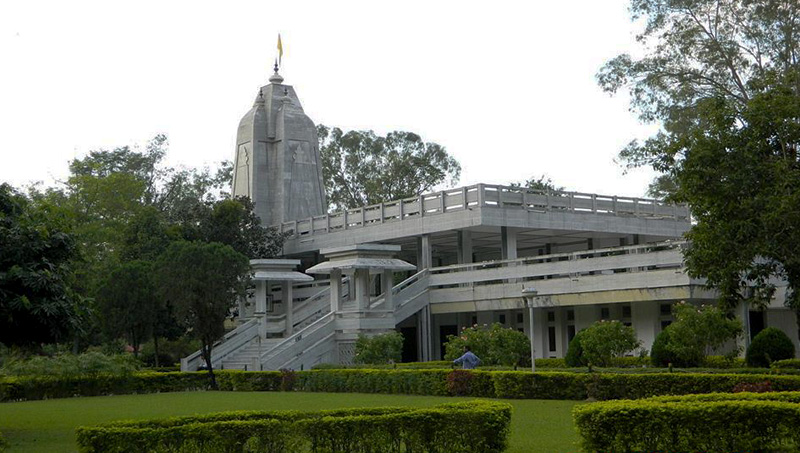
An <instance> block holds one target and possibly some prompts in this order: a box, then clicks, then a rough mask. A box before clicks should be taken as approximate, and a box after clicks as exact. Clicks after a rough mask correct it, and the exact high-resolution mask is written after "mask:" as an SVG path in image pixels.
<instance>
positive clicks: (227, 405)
mask: <svg viewBox="0 0 800 453" xmlns="http://www.w3.org/2000/svg"><path fill="white" fill-rule="evenodd" d="M457 399H458V398H443V397H429V396H405V395H375V394H352V393H350V394H346V393H272V392H186V393H161V394H152V395H121V396H104V397H91V398H67V399H57V400H49V401H27V402H21V403H0V431H2V432H3V434H4V436H5V438H6V439H7V440H8V441H9V442H10V444H11V448H10V449H9V450H8V451H9V452H22V451H24V452H61V451H75V436H74V429H75V427H76V426H81V425H92V424H96V423H103V422H106V421H110V420H119V419H139V418H155V417H169V416H175V415H190V414H197V413H204V412H218V411H228V410H244V409H260V410H276V409H297V410H317V409H333V408H339V407H365V406H407V405H414V406H433V405H436V404H440V403H443V402H453V401H455V400H457ZM508 402H509V403H511V404H512V405H514V415H513V417H512V422H511V448H510V449H509V450H508V451H509V452H520V453H521V452H536V453H565V452H574V451H577V448H576V446H575V445H576V442H577V438H578V436H577V434H576V433H575V429H574V427H573V424H572V417H571V415H570V411H571V409H572V407H573V406H574V405H575V404H577V403H576V402H574V401H549V400H548V401H545V400H508ZM466 429H468V427H467V428H466Z"/></svg>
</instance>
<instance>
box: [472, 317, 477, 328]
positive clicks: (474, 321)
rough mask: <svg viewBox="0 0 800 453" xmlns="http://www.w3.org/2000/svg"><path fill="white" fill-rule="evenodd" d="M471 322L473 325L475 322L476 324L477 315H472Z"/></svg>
mask: <svg viewBox="0 0 800 453" xmlns="http://www.w3.org/2000/svg"><path fill="white" fill-rule="evenodd" d="M471 324H472V325H473V326H474V325H475V324H478V317H477V316H473V317H472V323H471Z"/></svg>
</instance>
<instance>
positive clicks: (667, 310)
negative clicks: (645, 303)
mask: <svg viewBox="0 0 800 453" xmlns="http://www.w3.org/2000/svg"><path fill="white" fill-rule="evenodd" d="M671 314H672V305H670V304H661V316H669V315H671Z"/></svg>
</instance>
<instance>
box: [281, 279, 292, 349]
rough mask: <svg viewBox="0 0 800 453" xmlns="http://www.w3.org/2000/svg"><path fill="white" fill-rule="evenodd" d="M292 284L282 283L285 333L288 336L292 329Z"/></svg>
mask: <svg viewBox="0 0 800 453" xmlns="http://www.w3.org/2000/svg"><path fill="white" fill-rule="evenodd" d="M292 289H293V288H292V282H283V298H284V301H283V305H284V307H286V333H285V336H287V337H288V336H290V335H291V334H292V331H293V327H294V316H293V315H294V300H293V299H294V294H292Z"/></svg>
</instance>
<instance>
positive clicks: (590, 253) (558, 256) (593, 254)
mask: <svg viewBox="0 0 800 453" xmlns="http://www.w3.org/2000/svg"><path fill="white" fill-rule="evenodd" d="M686 244H687V242H686V241H684V240H680V241H664V242H655V243H651V244H640V245H626V246H621V247H606V248H602V249H592V250H580V251H577V252H567V253H552V254H549V255H537V256H527V257H524V258H517V259H513V260H494V261H482V262H480V263H469V264H451V265H449V266H441V267H434V268H431V269H430V273H431V274H443V273H449V272H462V271H466V270H480V269H487V268H493V267H505V266H508V265H519V264H536V263H545V262H553V261H565V260H564V259H562V258H566V260H570V261H574V260H578V259H589V258H598V257H602V256H612V255H629V254H632V253H639V252H641V251H643V250H653V249H677V248H682V247H685V246H686ZM598 255H599V256H598Z"/></svg>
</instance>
